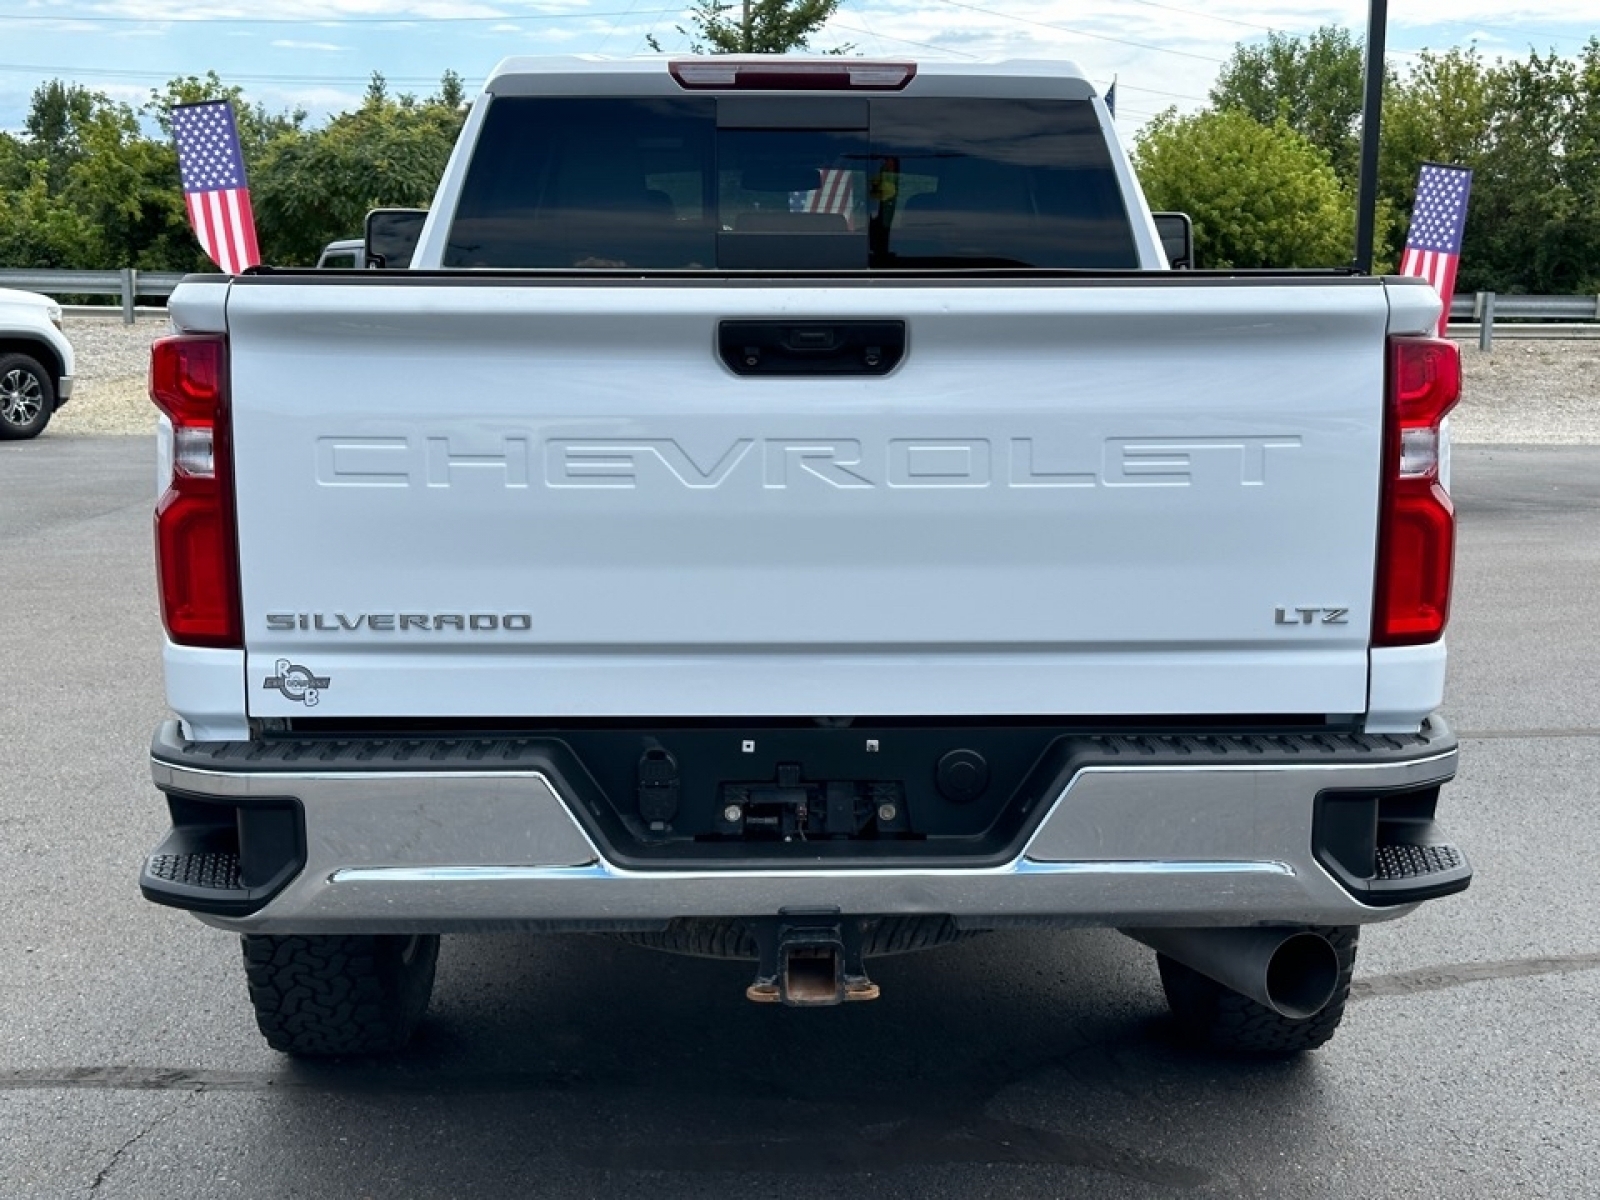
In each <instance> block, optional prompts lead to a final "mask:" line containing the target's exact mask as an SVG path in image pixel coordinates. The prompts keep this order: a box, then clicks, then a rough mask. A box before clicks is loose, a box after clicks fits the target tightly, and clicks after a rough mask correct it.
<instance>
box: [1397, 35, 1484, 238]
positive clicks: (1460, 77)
mask: <svg viewBox="0 0 1600 1200" xmlns="http://www.w3.org/2000/svg"><path fill="white" fill-rule="evenodd" d="M1488 70H1489V68H1488V67H1487V65H1486V64H1485V63H1484V62H1483V60H1482V58H1481V57H1480V56H1479V54H1478V51H1477V48H1476V47H1471V48H1468V49H1460V48H1452V49H1450V50H1447V51H1444V52H1443V53H1435V52H1433V51H1428V50H1424V51H1422V53H1421V54H1419V55H1418V56H1417V59H1416V61H1415V63H1413V65H1412V67H1411V70H1410V71H1409V72H1408V73H1407V74H1406V75H1405V76H1404V77H1403V78H1398V79H1394V80H1391V81H1390V83H1389V85H1388V87H1387V88H1386V89H1385V96H1384V104H1383V128H1382V137H1381V149H1380V153H1379V159H1378V196H1379V197H1380V200H1381V201H1382V202H1383V203H1384V204H1386V205H1387V206H1388V207H1389V208H1390V209H1391V210H1392V211H1394V212H1399V213H1409V212H1410V210H1411V207H1412V202H1413V200H1414V199H1415V192H1416V186H1417V172H1418V169H1419V168H1420V167H1421V165H1422V164H1423V163H1425V162H1437V163H1449V164H1452V165H1455V166H1468V167H1475V166H1476V165H1477V164H1478V163H1479V162H1480V161H1481V159H1482V157H1483V153H1484V150H1485V148H1486V146H1487V145H1488V138H1489V130H1490V126H1491V123H1492V117H1493V114H1492V113H1491V111H1490V103H1489V88H1488ZM1474 216H1475V212H1474V206H1472V205H1469V208H1468V217H1469V222H1468V237H1469V239H1470V238H1471V237H1472V236H1473V233H1474V231H1475V230H1476V228H1477V224H1478V223H1477V222H1476V221H1475V220H1473V218H1474ZM1408 225H1409V222H1408V221H1397V222H1395V223H1394V224H1393V225H1392V226H1391V229H1390V234H1389V238H1388V240H1387V244H1384V243H1380V244H1379V245H1378V247H1377V251H1378V252H1377V254H1376V256H1375V265H1376V266H1377V268H1378V269H1382V270H1396V269H1398V267H1399V264H1400V257H1401V253H1402V251H1403V249H1404V247H1405V236H1406V229H1407V227H1408ZM1463 258H1464V259H1477V260H1479V261H1481V254H1477V253H1472V252H1467V253H1464V254H1463Z"/></svg>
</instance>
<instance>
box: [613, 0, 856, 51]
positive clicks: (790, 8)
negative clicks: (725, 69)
mask: <svg viewBox="0 0 1600 1200" xmlns="http://www.w3.org/2000/svg"><path fill="white" fill-rule="evenodd" d="M838 8H839V0H744V2H743V3H740V4H729V3H724V2H723V0H696V3H695V6H694V8H693V10H691V11H690V13H689V23H690V24H691V25H693V26H694V31H693V32H691V31H689V30H687V29H685V28H684V27H683V26H681V25H680V26H678V32H679V33H680V34H682V35H683V36H684V37H686V38H688V39H689V49H690V52H691V53H694V54H786V53H788V52H789V51H790V50H805V49H807V48H809V45H810V38H811V35H812V34H814V33H815V32H816V31H817V30H819V29H821V28H822V27H823V26H824V25H826V24H827V23H828V19H829V18H830V17H832V16H833V14H834V13H835V12H836V11H837V10H838ZM730 13H731V14H734V15H733V16H730V15H729V14H730ZM645 41H647V42H648V43H649V45H650V49H652V50H654V51H656V52H657V53H660V52H661V45H660V43H659V42H657V41H656V38H655V35H654V34H651V35H649V36H647V37H646V38H645ZM851 49H852V47H850V46H840V47H838V48H837V49H834V50H831V51H829V53H830V54H846V53H848V52H849V51H850V50H851Z"/></svg>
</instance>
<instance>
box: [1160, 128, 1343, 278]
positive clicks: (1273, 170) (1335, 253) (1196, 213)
mask: <svg viewBox="0 0 1600 1200" xmlns="http://www.w3.org/2000/svg"><path fill="white" fill-rule="evenodd" d="M1134 166H1135V169H1136V170H1137V172H1138V175H1139V182H1140V185H1141V186H1142V187H1143V188H1144V192H1145V196H1146V197H1147V198H1148V199H1149V201H1150V204H1151V206H1152V207H1153V208H1156V209H1173V210H1177V211H1180V212H1186V213H1188V214H1189V215H1190V217H1191V218H1193V220H1194V234H1195V255H1196V258H1197V260H1198V262H1199V265H1200V266H1202V267H1330V266H1342V265H1344V264H1345V263H1348V262H1349V261H1350V255H1351V249H1352V246H1353V245H1354V237H1355V205H1354V202H1353V200H1352V198H1351V195H1350V193H1349V191H1348V189H1346V188H1345V187H1344V186H1343V185H1342V184H1341V183H1340V182H1339V177H1338V176H1337V175H1336V174H1335V173H1334V170H1333V167H1332V166H1331V165H1329V163H1328V159H1327V156H1326V155H1325V154H1324V153H1323V152H1322V151H1321V150H1319V149H1318V148H1317V147H1316V146H1314V145H1312V143H1311V142H1310V141H1309V140H1307V139H1306V138H1305V137H1304V136H1302V135H1301V134H1299V133H1296V132H1295V131H1294V130H1293V129H1291V128H1290V127H1289V126H1288V124H1287V123H1286V122H1284V121H1281V120H1280V121H1277V122H1276V123H1274V124H1272V125H1263V124H1262V123H1261V122H1259V121H1257V120H1256V119H1255V118H1253V117H1251V116H1248V115H1247V114H1245V113H1243V112H1241V111H1239V110H1237V109H1227V110H1224V111H1221V112H1203V113H1199V114H1197V115H1194V116H1187V117H1180V116H1178V115H1177V113H1176V111H1175V110H1172V109H1169V110H1168V111H1167V112H1166V113H1164V114H1162V115H1161V116H1159V117H1157V118H1156V119H1155V120H1154V121H1152V122H1151V123H1150V124H1149V125H1148V126H1146V127H1145V129H1144V131H1143V132H1142V133H1141V134H1140V135H1139V136H1138V138H1137V140H1136V142H1135V147H1134Z"/></svg>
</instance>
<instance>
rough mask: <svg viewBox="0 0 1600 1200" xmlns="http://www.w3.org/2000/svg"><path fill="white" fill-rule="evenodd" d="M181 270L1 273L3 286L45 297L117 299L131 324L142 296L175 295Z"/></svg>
mask: <svg viewBox="0 0 1600 1200" xmlns="http://www.w3.org/2000/svg"><path fill="white" fill-rule="evenodd" d="M182 278H183V272H181V271H136V270H134V269H133V268H132V267H123V268H122V269H121V270H120V271H43V270H40V271H34V270H27V269H22V270H17V269H6V270H0V287H8V288H20V289H22V290H23V291H25V292H40V293H42V294H44V295H46V296H117V297H120V298H121V301H122V319H123V321H124V322H125V323H126V324H129V325H132V324H133V321H134V306H135V305H136V304H137V303H138V300H139V297H141V296H150V297H157V296H159V297H163V298H165V297H167V296H170V295H172V292H173V289H174V288H176V287H177V286H178V281H179V280H180V279H182Z"/></svg>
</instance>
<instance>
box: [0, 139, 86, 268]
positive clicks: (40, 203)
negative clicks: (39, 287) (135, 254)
mask: <svg viewBox="0 0 1600 1200" xmlns="http://www.w3.org/2000/svg"><path fill="white" fill-rule="evenodd" d="M98 254H99V249H98V241H97V239H96V236H95V230H94V228H93V227H92V226H91V225H90V224H89V222H88V221H87V220H85V219H84V218H83V216H82V215H81V214H79V213H77V212H75V211H74V210H73V209H71V208H69V207H67V206H66V205H63V204H61V203H60V202H59V201H58V200H57V199H56V198H55V197H54V196H52V195H51V193H50V165H49V163H48V162H46V161H45V160H44V159H43V158H35V159H34V160H33V161H32V162H31V163H30V164H28V166H27V168H26V174H25V178H24V182H23V183H22V185H21V186H20V187H11V186H8V187H7V188H5V189H4V190H3V191H0V266H5V267H38V268H45V269H49V268H63V269H80V270H84V269H87V270H93V269H95V268H97V267H100V266H103V265H104V264H103V263H102V262H101V261H98V258H97V256H98Z"/></svg>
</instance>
